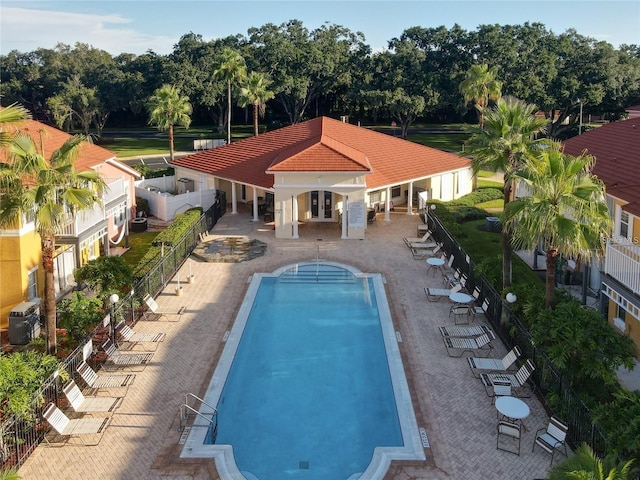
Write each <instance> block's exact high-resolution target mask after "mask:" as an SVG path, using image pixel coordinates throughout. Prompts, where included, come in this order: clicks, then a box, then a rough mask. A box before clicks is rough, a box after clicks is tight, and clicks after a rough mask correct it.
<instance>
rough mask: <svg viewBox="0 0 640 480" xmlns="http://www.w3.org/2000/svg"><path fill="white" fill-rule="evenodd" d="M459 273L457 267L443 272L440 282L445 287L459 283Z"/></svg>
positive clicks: (460, 273)
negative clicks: (451, 270)
mask: <svg viewBox="0 0 640 480" xmlns="http://www.w3.org/2000/svg"><path fill="white" fill-rule="evenodd" d="M461 275H462V272H461V271H460V269H459V268H456V269H455V270H454V271H453V272H445V274H444V275H443V276H442V283H443V285H445V286H446V287H449V288H451V287H452V286H453V285H456V284H457V283H460V276H461Z"/></svg>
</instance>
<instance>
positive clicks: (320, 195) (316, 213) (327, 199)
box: [309, 190, 333, 222]
mask: <svg viewBox="0 0 640 480" xmlns="http://www.w3.org/2000/svg"><path fill="white" fill-rule="evenodd" d="M309 199H310V201H311V205H310V206H309V209H310V210H311V220H313V221H316V222H323V221H324V222H330V221H333V194H332V193H331V192H328V191H325V190H313V191H311V192H310V195H309Z"/></svg>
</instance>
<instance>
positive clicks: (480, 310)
mask: <svg viewBox="0 0 640 480" xmlns="http://www.w3.org/2000/svg"><path fill="white" fill-rule="evenodd" d="M488 310H489V299H488V298H485V299H484V300H483V301H482V305H480V306H478V305H474V307H473V309H472V310H471V314H472V315H473V319H474V320H475V319H476V316H478V315H486V314H487V311H488Z"/></svg>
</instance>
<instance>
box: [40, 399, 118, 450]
mask: <svg viewBox="0 0 640 480" xmlns="http://www.w3.org/2000/svg"><path fill="white" fill-rule="evenodd" d="M42 416H43V418H44V419H45V420H46V421H47V422H49V425H51V426H52V427H53V428H54V430H55V431H56V432H58V434H59V435H62V436H65V437H69V438H68V439H67V440H69V439H70V438H71V437H78V438H79V439H80V440H81V441H82V443H83V444H85V445H98V443H100V440H101V439H102V434H103V433H104V431H105V429H106V428H107V426H108V425H109V421H110V420H111V416H107V417H83V418H74V419H70V418H69V417H67V416H66V415H65V414H64V412H63V411H62V410H60V409H59V408H58V407H57V406H56V405H55V403H50V404H49V405H48V406H47V408H46V409H45V411H44V413H43V414H42ZM88 435H93V436H94V437H93V438H95V436H96V435H97V436H98V438H97V440H98V441H97V442H95V443H87V442H85V438H86V436H88ZM45 441H46V442H47V443H50V442H49V440H48V439H47V437H46V436H45Z"/></svg>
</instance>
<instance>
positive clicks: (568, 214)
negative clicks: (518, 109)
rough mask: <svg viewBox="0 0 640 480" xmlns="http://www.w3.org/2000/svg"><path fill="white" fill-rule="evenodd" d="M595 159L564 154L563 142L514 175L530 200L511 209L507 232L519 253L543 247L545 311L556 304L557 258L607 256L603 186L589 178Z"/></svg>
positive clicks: (607, 222)
mask: <svg viewBox="0 0 640 480" xmlns="http://www.w3.org/2000/svg"><path fill="white" fill-rule="evenodd" d="M593 163H594V161H593V157H591V156H589V155H580V156H578V157H573V156H571V155H565V154H564V153H563V151H562V148H561V146H560V144H559V143H555V144H552V145H550V146H549V148H546V149H540V150H539V151H538V152H536V155H534V156H532V157H531V158H530V159H528V161H527V163H526V165H525V168H523V169H521V170H520V171H519V172H517V173H516V174H515V175H514V176H515V178H516V179H517V180H518V181H519V182H522V183H523V184H524V185H525V186H526V189H527V192H528V195H527V196H524V197H521V198H519V199H517V200H514V201H512V202H511V203H509V205H508V206H507V211H506V213H507V215H506V217H507V225H506V227H507V229H509V230H511V231H512V233H513V246H514V247H515V248H524V249H533V248H534V247H536V246H537V245H539V244H540V242H541V241H542V242H544V245H545V251H546V256H547V273H546V294H545V307H546V308H551V307H553V305H554V303H555V288H556V285H555V272H556V263H557V259H558V255H563V256H565V257H567V258H570V257H573V258H578V257H581V258H589V257H590V255H591V254H592V253H593V252H595V253H602V252H603V251H604V242H605V238H606V236H607V235H608V234H609V233H610V232H611V218H610V216H609V211H608V208H607V204H606V201H605V188H604V184H603V183H602V182H601V181H600V180H599V179H598V178H597V177H595V176H594V175H592V174H591V167H592V165H593Z"/></svg>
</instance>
